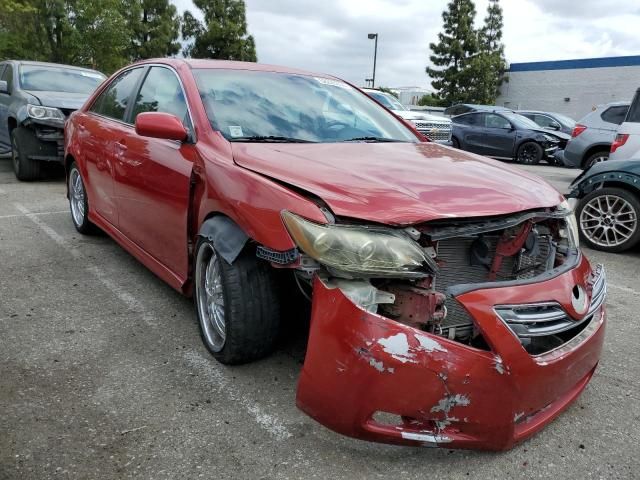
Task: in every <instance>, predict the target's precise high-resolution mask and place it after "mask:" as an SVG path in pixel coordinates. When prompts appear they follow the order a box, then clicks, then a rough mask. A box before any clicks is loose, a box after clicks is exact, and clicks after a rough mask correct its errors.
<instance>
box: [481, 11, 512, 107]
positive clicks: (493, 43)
mask: <svg viewBox="0 0 640 480" xmlns="http://www.w3.org/2000/svg"><path fill="white" fill-rule="evenodd" d="M502 27H503V21H502V8H501V7H500V3H499V0H489V6H488V8H487V16H486V17H485V19H484V26H483V27H482V28H481V29H480V31H479V32H478V43H479V50H480V53H479V55H478V56H477V57H476V60H475V62H474V69H475V70H476V73H475V75H476V77H477V80H476V81H475V82H474V83H475V86H476V88H475V92H474V97H475V101H476V102H477V103H484V104H493V103H494V102H495V101H496V98H497V97H498V94H499V93H500V85H501V84H502V82H503V81H504V78H505V71H506V60H505V58H504V45H503V44H502Z"/></svg>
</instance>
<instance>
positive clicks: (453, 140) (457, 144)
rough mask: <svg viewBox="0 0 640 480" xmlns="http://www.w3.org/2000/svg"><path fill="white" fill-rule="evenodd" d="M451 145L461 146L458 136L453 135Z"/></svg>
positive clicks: (454, 146)
mask: <svg viewBox="0 0 640 480" xmlns="http://www.w3.org/2000/svg"><path fill="white" fill-rule="evenodd" d="M451 146H452V147H453V148H460V141H459V140H458V139H457V138H456V137H451Z"/></svg>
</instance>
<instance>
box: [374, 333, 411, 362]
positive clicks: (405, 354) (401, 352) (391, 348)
mask: <svg viewBox="0 0 640 480" xmlns="http://www.w3.org/2000/svg"><path fill="white" fill-rule="evenodd" d="M378 343H379V344H380V345H382V347H383V350H384V351H385V352H386V353H388V354H389V355H391V356H392V357H393V358H395V359H396V360H398V361H399V362H402V363H407V362H413V363H415V360H414V359H413V355H412V354H411V353H409V342H408V341H407V336H406V335H405V334H404V333H398V334H396V335H393V336H391V337H388V338H381V339H380V340H378Z"/></svg>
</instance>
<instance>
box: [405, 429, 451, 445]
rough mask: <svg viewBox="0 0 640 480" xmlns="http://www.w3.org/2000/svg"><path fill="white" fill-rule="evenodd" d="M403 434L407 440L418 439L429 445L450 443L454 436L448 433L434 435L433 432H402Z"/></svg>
mask: <svg viewBox="0 0 640 480" xmlns="http://www.w3.org/2000/svg"><path fill="white" fill-rule="evenodd" d="M401 435H402V438H404V439H406V440H416V441H418V442H424V443H426V444H429V445H438V444H439V443H449V442H452V441H453V439H452V438H449V437H447V436H446V435H434V434H433V433H419V432H402V433H401Z"/></svg>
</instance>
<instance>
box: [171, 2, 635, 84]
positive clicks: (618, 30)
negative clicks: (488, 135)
mask: <svg viewBox="0 0 640 480" xmlns="http://www.w3.org/2000/svg"><path fill="white" fill-rule="evenodd" d="M171 1H172V2H173V3H175V4H176V5H177V7H178V9H179V10H181V11H183V10H184V9H185V8H189V9H191V10H192V12H193V13H197V10H195V9H194V8H193V4H192V3H191V0H171ZM245 3H246V7H247V22H248V30H249V33H250V34H251V35H253V36H254V38H255V41H256V49H257V54H258V61H259V62H260V63H270V64H276V65H285V66H288V67H295V68H300V69H304V70H310V71H316V72H323V73H329V74H332V75H336V76H338V77H341V78H344V79H345V80H348V81H350V82H353V83H355V84H357V85H363V84H364V79H365V78H370V77H371V73H372V68H373V50H374V42H373V40H369V39H368V38H367V34H368V33H378V35H379V40H378V59H377V68H376V86H388V87H402V86H418V87H424V88H427V89H431V85H430V79H429V78H428V77H427V75H426V73H425V67H426V66H427V65H428V64H429V55H430V49H429V43H430V42H434V41H436V40H437V35H438V33H439V32H440V31H441V29H442V11H443V10H444V9H445V8H446V5H447V3H448V0H314V1H306V0H245ZM475 4H476V10H477V12H478V13H477V16H476V19H475V21H476V26H477V25H481V23H482V21H483V19H484V16H485V13H486V9H487V4H488V1H487V0H476V1H475ZM500 4H501V6H502V8H503V10H504V38H503V41H504V44H505V54H506V58H507V61H508V62H510V63H516V62H530V61H542V60H564V59H572V58H591V57H606V56H619V55H638V54H640V35H638V34H637V28H638V27H637V26H638V25H639V24H640V2H636V1H634V0H631V1H629V0H606V1H603V0H581V1H562V0H502V1H501V2H500Z"/></svg>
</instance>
